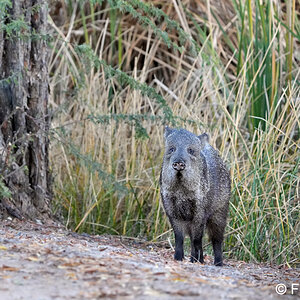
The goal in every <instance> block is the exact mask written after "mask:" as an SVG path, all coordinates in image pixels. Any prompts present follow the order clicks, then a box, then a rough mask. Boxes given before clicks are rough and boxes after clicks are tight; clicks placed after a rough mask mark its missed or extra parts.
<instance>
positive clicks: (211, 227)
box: [207, 220, 226, 266]
mask: <svg viewBox="0 0 300 300" xmlns="http://www.w3.org/2000/svg"><path fill="white" fill-rule="evenodd" d="M225 224H226V220H224V222H214V220H209V221H208V222H207V229H208V234H209V237H210V239H211V242H212V246H213V250H214V256H215V259H214V264H215V265H216V266H223V258H222V244H223V238H224V229H225Z"/></svg>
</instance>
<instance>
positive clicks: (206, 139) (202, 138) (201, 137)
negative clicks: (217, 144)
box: [198, 133, 209, 144]
mask: <svg viewBox="0 0 300 300" xmlns="http://www.w3.org/2000/svg"><path fill="white" fill-rule="evenodd" d="M198 139H199V140H200V141H201V143H202V144H206V143H208V142H209V136H208V134H207V133H202V134H200V135H199V136H198Z"/></svg>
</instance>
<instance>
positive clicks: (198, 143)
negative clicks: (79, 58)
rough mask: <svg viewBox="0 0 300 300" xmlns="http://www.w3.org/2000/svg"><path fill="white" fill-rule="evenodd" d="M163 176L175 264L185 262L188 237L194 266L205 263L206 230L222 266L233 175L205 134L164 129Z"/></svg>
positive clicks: (164, 195) (161, 182)
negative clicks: (185, 246)
mask: <svg viewBox="0 0 300 300" xmlns="http://www.w3.org/2000/svg"><path fill="white" fill-rule="evenodd" d="M164 136H165V153H164V159H163V164H162V169H161V173H160V187H161V197H162V201H163V205H164V208H165V211H166V214H167V216H168V217H169V220H170V223H171V225H172V227H173V230H174V234H175V255H174V258H175V259H176V260H182V259H183V257H184V253H183V241H184V237H185V235H189V236H190V239H191V262H196V261H200V262H201V263H203V262H204V261H203V250H202V237H203V233H204V229H205V228H207V230H208V234H209V237H210V239H211V242H212V246H213V250H214V264H215V265H216V266H222V265H223V259H222V244H223V237H224V229H225V226H226V219H227V214H228V206H229V198H230V175H229V172H228V170H227V168H226V166H225V164H224V162H223V161H222V159H221V158H220V157H219V155H218V153H217V151H216V150H215V149H214V148H213V147H212V146H211V145H210V144H209V141H208V135H207V134H206V133H204V134H202V135H200V136H196V135H195V134H193V133H191V132H189V131H187V130H185V129H171V128H169V127H166V128H165V134H164Z"/></svg>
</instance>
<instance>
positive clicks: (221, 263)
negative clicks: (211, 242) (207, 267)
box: [214, 261, 223, 267]
mask: <svg viewBox="0 0 300 300" xmlns="http://www.w3.org/2000/svg"><path fill="white" fill-rule="evenodd" d="M214 264H215V266H217V267H223V262H222V261H215V263H214Z"/></svg>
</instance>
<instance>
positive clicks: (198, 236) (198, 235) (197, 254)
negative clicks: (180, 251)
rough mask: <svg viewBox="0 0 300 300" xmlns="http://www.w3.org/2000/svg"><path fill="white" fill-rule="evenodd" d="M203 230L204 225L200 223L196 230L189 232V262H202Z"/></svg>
mask: <svg viewBox="0 0 300 300" xmlns="http://www.w3.org/2000/svg"><path fill="white" fill-rule="evenodd" d="M203 232H204V225H201V226H200V227H199V228H197V230H194V231H193V232H191V233H190V238H191V249H192V251H191V262H192V263H194V262H197V261H199V262H201V263H202V264H203V263H204V259H203V249H202V237H203Z"/></svg>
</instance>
